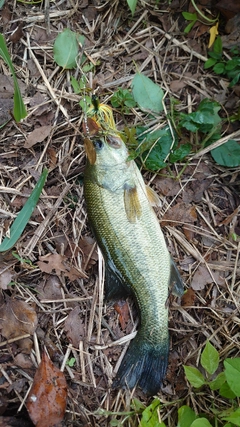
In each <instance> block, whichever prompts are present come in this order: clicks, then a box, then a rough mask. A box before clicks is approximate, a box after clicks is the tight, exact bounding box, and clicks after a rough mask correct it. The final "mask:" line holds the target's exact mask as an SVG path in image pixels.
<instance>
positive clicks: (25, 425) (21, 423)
mask: <svg viewBox="0 0 240 427" xmlns="http://www.w3.org/2000/svg"><path fill="white" fill-rule="evenodd" d="M0 427H32V423H31V421H30V420H27V419H25V418H19V417H5V416H4V417H0Z"/></svg>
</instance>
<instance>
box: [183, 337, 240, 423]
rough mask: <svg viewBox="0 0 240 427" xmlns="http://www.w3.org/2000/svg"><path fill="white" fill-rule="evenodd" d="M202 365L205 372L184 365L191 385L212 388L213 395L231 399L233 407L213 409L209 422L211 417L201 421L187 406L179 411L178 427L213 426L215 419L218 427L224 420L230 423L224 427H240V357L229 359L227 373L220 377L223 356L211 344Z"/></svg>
mask: <svg viewBox="0 0 240 427" xmlns="http://www.w3.org/2000/svg"><path fill="white" fill-rule="evenodd" d="M200 365H201V367H202V370H203V371H200V370H199V369H198V368H196V367H193V366H184V372H185V375H186V378H187V380H188V381H189V383H190V384H191V385H192V387H194V388H196V389H199V388H201V387H203V386H204V387H209V388H210V390H212V392H217V394H218V395H220V396H222V397H224V398H226V399H229V400H230V404H229V408H227V409H226V408H222V409H218V410H217V409H215V408H214V407H212V408H209V410H210V412H212V417H210V419H208V417H202V418H198V417H197V415H196V414H195V413H194V412H193V411H192V409H191V408H189V407H187V406H183V407H181V408H180V409H179V411H178V427H183V426H184V427H196V426H198V425H199V426H202V427H204V426H206V427H207V426H212V424H210V421H211V418H212V419H214V426H216V427H218V426H220V425H221V426H222V425H223V424H222V421H229V422H230V424H225V425H224V427H234V426H240V410H239V408H238V401H237V398H238V397H240V358H235V359H225V361H224V370H223V371H220V372H219V373H218V374H216V372H217V371H219V370H220V366H219V354H218V351H217V350H216V349H215V348H214V347H213V345H212V344H211V343H210V342H207V344H206V346H205V348H204V350H203V352H202V354H201V358H200ZM218 400H219V399H218ZM194 417H195V419H194ZM197 420H198V422H197ZM200 420H201V424H200V423H199V421H200Z"/></svg>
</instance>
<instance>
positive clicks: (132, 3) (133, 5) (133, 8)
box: [127, 0, 138, 15]
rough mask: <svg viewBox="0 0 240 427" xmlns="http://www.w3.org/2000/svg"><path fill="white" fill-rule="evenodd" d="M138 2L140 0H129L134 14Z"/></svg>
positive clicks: (128, 2)
mask: <svg viewBox="0 0 240 427" xmlns="http://www.w3.org/2000/svg"><path fill="white" fill-rule="evenodd" d="M137 2H138V0H127V4H128V7H129V9H130V10H131V12H132V15H134V12H135V9H136V6H137Z"/></svg>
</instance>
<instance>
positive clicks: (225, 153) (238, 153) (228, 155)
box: [211, 139, 240, 168]
mask: <svg viewBox="0 0 240 427" xmlns="http://www.w3.org/2000/svg"><path fill="white" fill-rule="evenodd" d="M211 155H212V157H213V159H214V160H215V162H216V163H218V164H219V165H221V166H227V167H230V168H235V167H237V166H239V165H240V144H239V143H238V142H237V141H234V140H233V139H229V141H227V142H225V144H222V145H220V147H217V148H214V149H213V150H211Z"/></svg>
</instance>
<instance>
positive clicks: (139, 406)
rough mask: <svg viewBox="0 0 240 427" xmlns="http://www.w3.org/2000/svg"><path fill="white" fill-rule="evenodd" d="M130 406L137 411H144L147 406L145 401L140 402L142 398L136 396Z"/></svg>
mask: <svg viewBox="0 0 240 427" xmlns="http://www.w3.org/2000/svg"><path fill="white" fill-rule="evenodd" d="M130 406H131V409H134V411H135V412H137V413H139V412H141V411H143V410H144V409H145V408H146V407H145V406H144V405H143V403H142V402H140V400H138V399H137V398H136V397H135V398H133V399H132V403H131V405H130Z"/></svg>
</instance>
